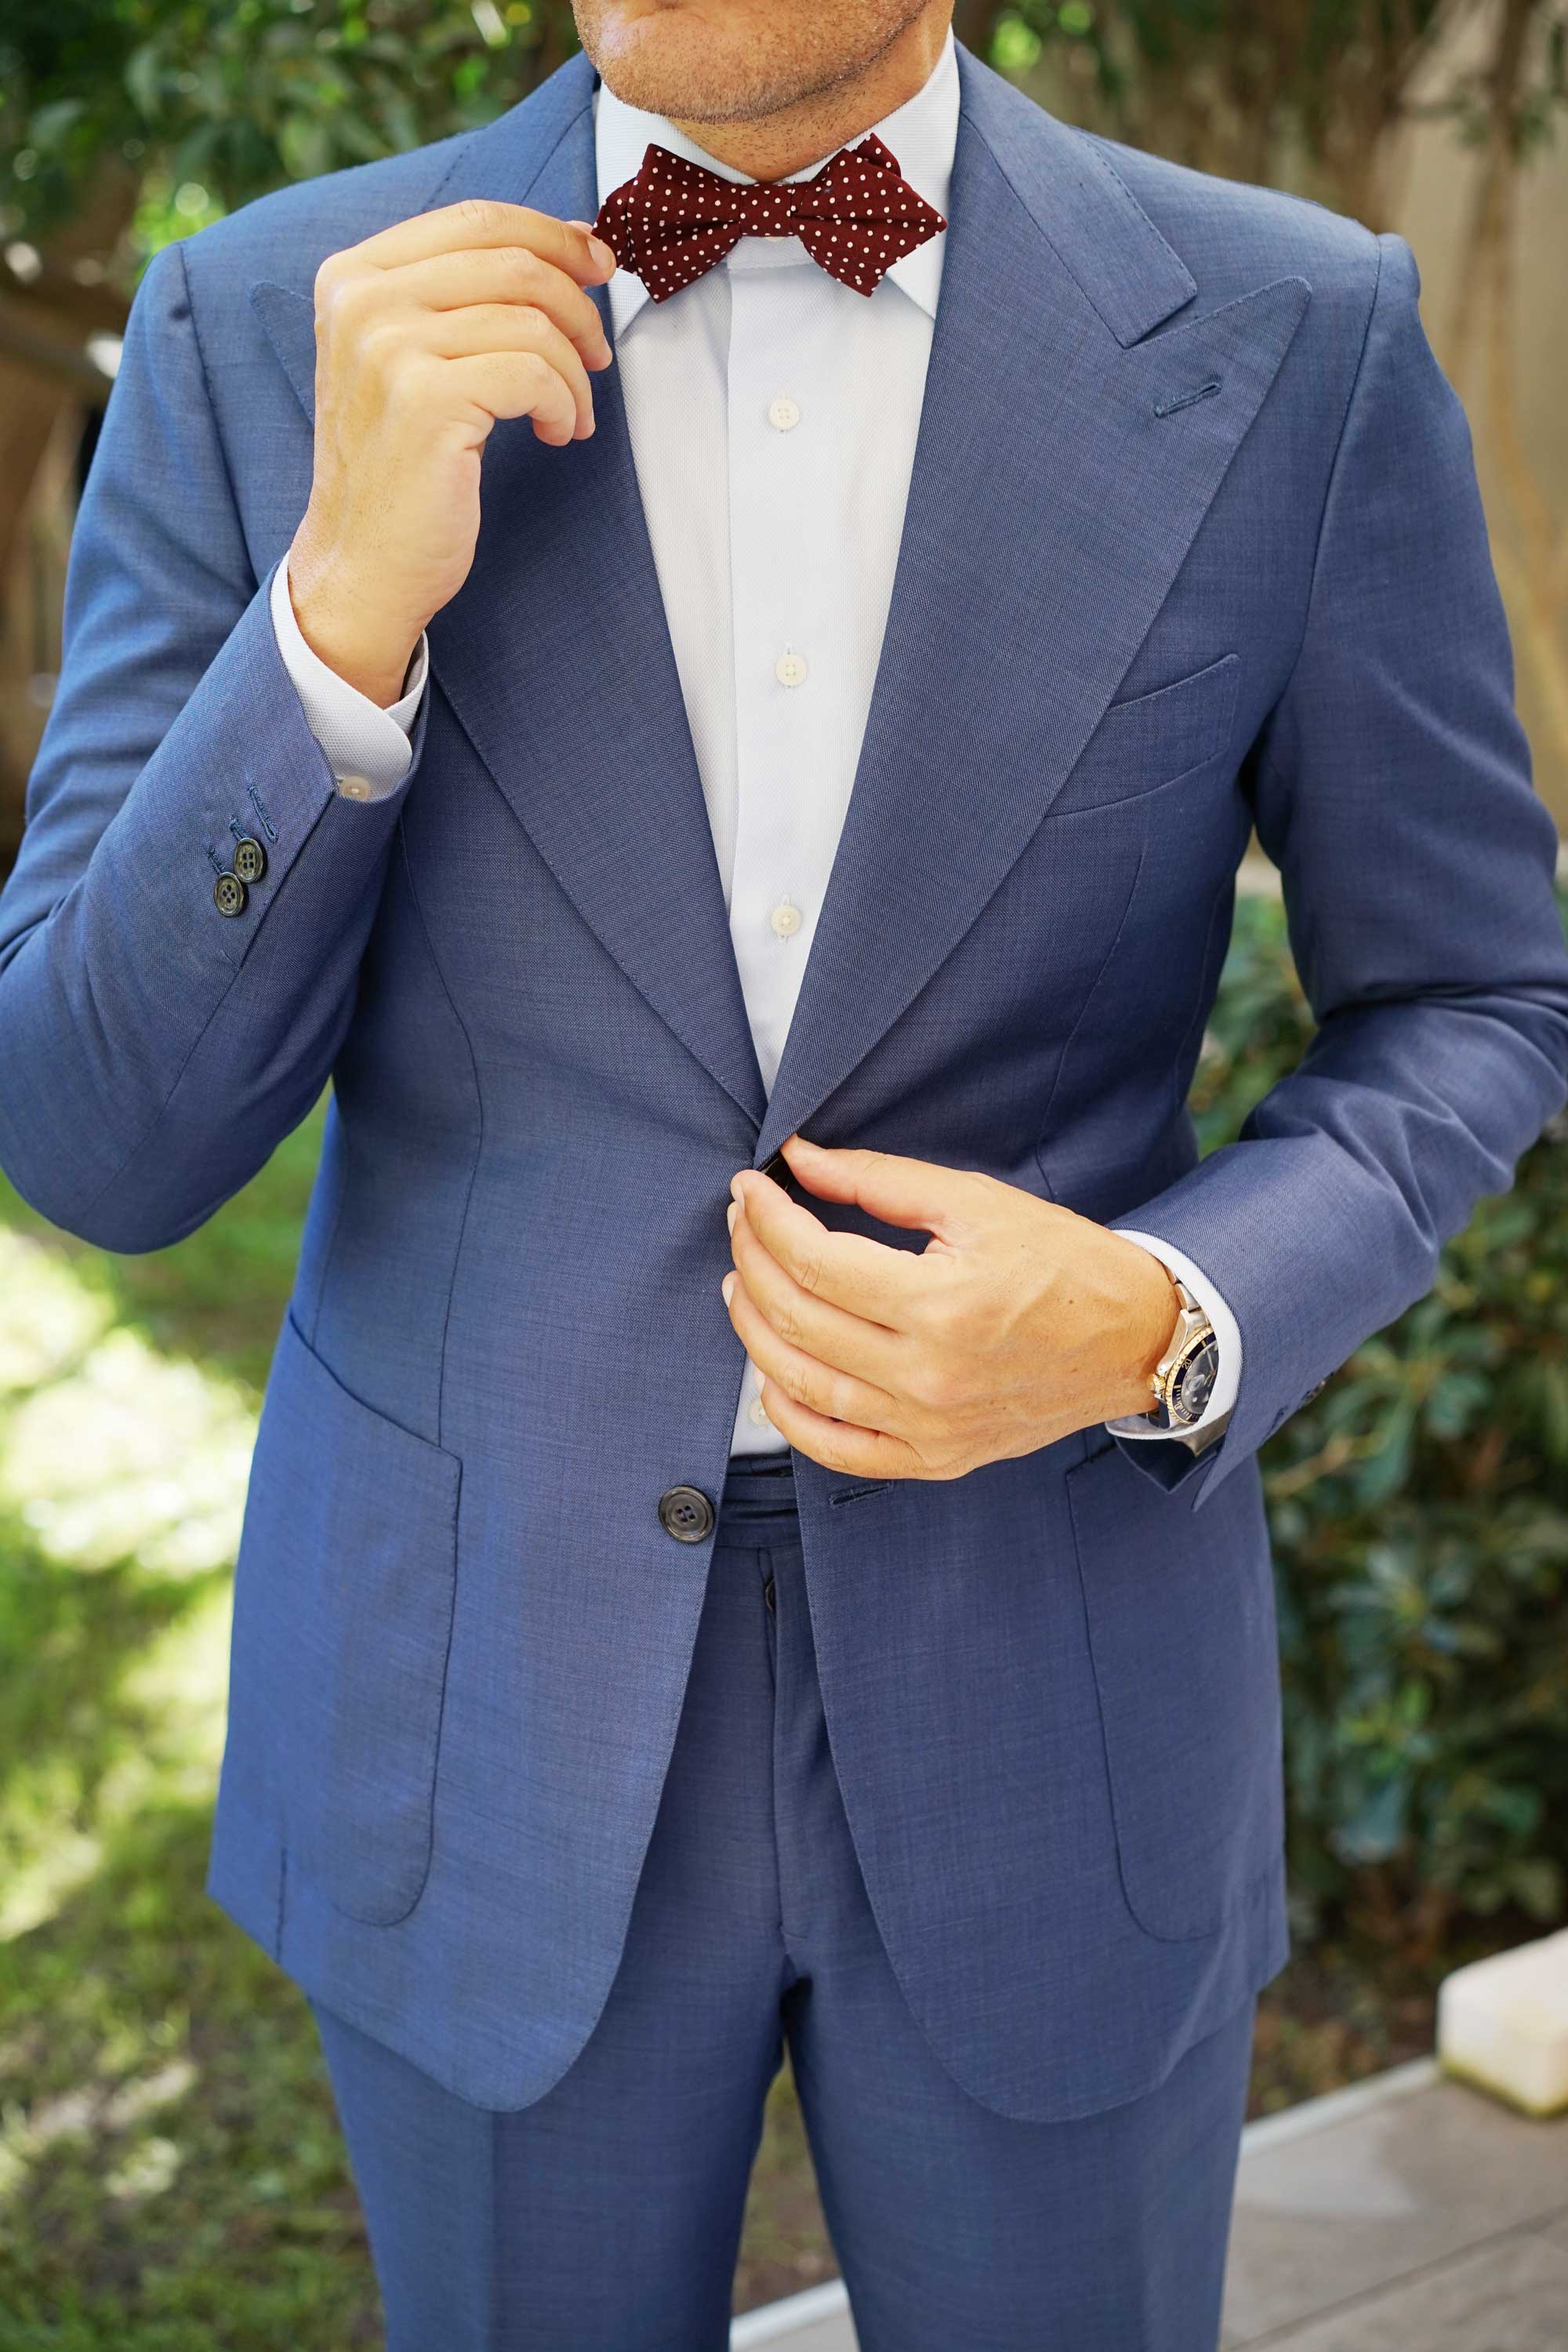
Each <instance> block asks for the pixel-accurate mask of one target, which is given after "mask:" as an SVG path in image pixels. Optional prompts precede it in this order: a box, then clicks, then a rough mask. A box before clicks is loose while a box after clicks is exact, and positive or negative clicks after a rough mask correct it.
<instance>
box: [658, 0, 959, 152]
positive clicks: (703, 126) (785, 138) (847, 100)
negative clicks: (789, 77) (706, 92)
mask: <svg viewBox="0 0 1568 2352" xmlns="http://www.w3.org/2000/svg"><path fill="white" fill-rule="evenodd" d="M950 16H952V0H931V5H930V6H928V7H926V8H924V9H922V10H921V14H920V15H919V16H914V17H911V18H910V22H909V23H908V24H907V25H906V26H904V27H903V29H902V31H901V32H900V33H897V34H896V35H895V36H894V37H893V39H892V40H891V41H890V42H889V45H888V47H886V48H885V49H884V50H883V51H882V52H881V55H880V56H879V57H876V58H872V60H871V62H870V64H869V65H868V66H866V67H864V68H862V69H861V70H860V71H859V72H858V73H856V74H853V75H851V76H850V77H849V78H848V79H846V80H844V81H838V82H834V83H833V84H832V85H831V86H830V87H829V88H828V89H821V90H814V91H813V92H812V94H811V96H810V97H809V98H803V99H800V100H797V101H796V103H795V105H793V106H785V107H781V108H779V110H777V111H776V112H775V113H773V114H765V115H759V116H757V117H756V118H755V119H754V120H752V121H742V122H694V121H683V120H682V119H681V118H680V117H679V116H671V118H670V120H671V121H673V122H674V123H675V127H676V129H677V130H678V131H682V132H684V134H685V136H686V137H687V138H688V139H689V140H690V141H691V142H693V144H694V145H696V146H699V147H700V148H701V149H702V151H703V152H704V153H705V154H708V155H711V156H713V157H714V158H715V160H716V161H717V162H719V163H728V164H729V165H730V167H731V170H733V171H737V172H744V173H746V174H747V175H748V177H749V178H751V179H753V180H782V179H784V178H785V177H786V176H787V175H788V174H789V173H791V172H800V171H804V170H805V166H806V165H807V164H808V163H818V162H819V161H821V159H822V158H823V157H824V156H827V155H831V154H833V153H835V152H837V149H838V148H840V147H843V146H847V144H848V142H850V141H851V140H853V139H858V137H859V136H860V133H861V132H862V131H868V130H869V129H870V128H871V125H872V124H873V123H874V122H880V121H882V120H883V118H884V117H885V116H887V115H889V114H891V113H892V112H893V110H894V109H895V108H896V107H900V106H902V105H904V104H905V103H906V101H907V100H910V99H911V98H913V96H914V95H915V92H916V91H917V90H919V89H924V87H925V85H926V83H927V82H928V81H929V80H930V79H931V70H932V68H933V67H934V66H935V64H936V61H937V59H938V58H939V57H940V56H941V55H942V43H943V41H944V40H945V39H946V37H947V27H948V20H949V18H950Z"/></svg>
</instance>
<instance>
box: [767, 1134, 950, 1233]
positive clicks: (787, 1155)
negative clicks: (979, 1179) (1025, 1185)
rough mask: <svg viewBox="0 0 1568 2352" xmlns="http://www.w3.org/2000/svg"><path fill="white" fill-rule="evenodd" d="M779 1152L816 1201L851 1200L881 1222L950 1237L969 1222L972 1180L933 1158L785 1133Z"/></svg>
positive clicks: (791, 1171)
mask: <svg viewBox="0 0 1568 2352" xmlns="http://www.w3.org/2000/svg"><path fill="white" fill-rule="evenodd" d="M783 1149H784V1159H785V1160H786V1161H787V1163H788V1166H789V1170H790V1173H791V1174H792V1175H793V1176H795V1178H796V1179H797V1181H799V1182H800V1183H802V1184H804V1185H805V1189H806V1191H807V1192H815V1193H816V1196H817V1198H818V1199H819V1200H824V1201H852V1202H854V1203H855V1205H856V1207H857V1208H860V1209H864V1210H865V1211H866V1213H867V1214H868V1215H869V1216H873V1217H880V1218H881V1220H882V1222H883V1223H884V1224H889V1225H912V1226H915V1227H917V1228H918V1229H919V1230H921V1231H922V1232H924V1233H929V1234H937V1235H938V1236H939V1237H940V1238H941V1239H942V1240H943V1241H953V1240H956V1239H957V1238H958V1236H959V1235H960V1234H961V1233H963V1231H965V1230H966V1229H967V1228H968V1227H970V1226H971V1225H972V1224H973V1214H974V1206H975V1202H974V1193H973V1187H974V1179H973V1176H972V1175H969V1174H967V1173H966V1172H965V1171H963V1169H961V1168H944V1167H942V1164H941V1163H940V1161H938V1160H906V1159H903V1158H901V1157H900V1155H899V1154H898V1153H897V1152H893V1151H868V1150H864V1149H862V1148H860V1147H859V1146H857V1147H855V1148H854V1149H852V1150H842V1151H835V1150H829V1149H828V1148H827V1147H826V1145H824V1144H820V1143H808V1142H807V1141H806V1139H805V1136H804V1135H792V1136H790V1137H789V1138H788V1139H786V1141H785V1142H784V1147H783Z"/></svg>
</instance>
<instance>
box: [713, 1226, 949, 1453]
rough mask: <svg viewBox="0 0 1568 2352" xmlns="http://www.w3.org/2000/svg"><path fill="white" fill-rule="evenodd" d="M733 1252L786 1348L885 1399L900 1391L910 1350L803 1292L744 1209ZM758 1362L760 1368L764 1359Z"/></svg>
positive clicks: (758, 1309) (759, 1309)
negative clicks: (752, 1225)
mask: <svg viewBox="0 0 1568 2352" xmlns="http://www.w3.org/2000/svg"><path fill="white" fill-rule="evenodd" d="M730 1248H731V1253H732V1255H733V1257H734V1260H735V1267H736V1271H737V1273H738V1275H739V1277H740V1284H741V1287H742V1291H743V1292H744V1293H745V1294H746V1297H747V1300H748V1302H749V1305H750V1307H752V1309H753V1310H754V1312H755V1313H756V1314H758V1315H759V1316H761V1317H762V1318H763V1320H764V1321H765V1322H766V1324H767V1326H768V1328H770V1329H771V1330H772V1332H773V1335H774V1337H775V1339H777V1340H778V1342H779V1344H780V1345H781V1346H783V1347H787V1348H790V1349H794V1350H795V1352H797V1353H800V1354H804V1355H805V1356H806V1357H807V1358H808V1359H810V1360H812V1361H814V1362H816V1363H817V1364H820V1365H823V1366H825V1367H826V1368H827V1369H828V1370H832V1371H835V1372H841V1373H843V1374H844V1375H845V1376H846V1377H847V1378H853V1379H855V1380H858V1381H860V1382H861V1383H862V1384H863V1385H865V1386H866V1387H868V1388H869V1389H872V1390H875V1391H876V1392H877V1393H878V1394H879V1396H881V1397H882V1398H883V1399H884V1401H887V1400H888V1399H889V1398H891V1397H894V1396H897V1395H899V1394H900V1393H901V1391H902V1386H903V1383H902V1381H901V1379H900V1370H901V1368H902V1366H903V1363H904V1361H905V1358H906V1355H907V1348H906V1343H905V1342H904V1340H903V1339H901V1338H900V1336H899V1335H898V1334H897V1333H895V1332H892V1331H889V1330H888V1329H887V1328H886V1327H885V1326H884V1325H882V1324H880V1323H871V1322H868V1321H866V1320H865V1319H864V1318H862V1317H860V1316H858V1315H853V1314H850V1313H848V1312H847V1310H846V1309H845V1308H844V1307H834V1306H831V1305H830V1304H829V1303H828V1302H827V1301H826V1299H822V1298H815V1297H812V1295H811V1293H810V1292H809V1291H806V1290H803V1289H802V1288H801V1286H800V1285H799V1284H798V1283H797V1282H796V1281H795V1277H794V1276H793V1275H791V1274H789V1273H787V1272H786V1271H785V1269H784V1267H783V1266H782V1265H780V1264H779V1262H778V1260H777V1258H775V1257H774V1256H773V1255H772V1253H771V1252H770V1251H769V1250H767V1249H765V1248H764V1247H763V1244H762V1243H761V1242H760V1241H759V1240H758V1239H757V1237H756V1235H755V1234H753V1233H752V1228H751V1225H750V1223H748V1221H747V1218H746V1213H745V1212H744V1210H743V1209H740V1208H737V1209H736V1210H735V1212H734V1223H733V1224H732V1225H731V1228H730ZM732 1319H733V1318H732V1317H731V1320H732ZM756 1361H757V1362H758V1363H759V1364H761V1362H762V1359H761V1358H760V1357H758V1358H757V1359H756ZM763 1369H764V1370H765V1369H766V1367H765V1366H764V1367H763ZM825 1410H826V1408H825ZM876 1425H877V1426H878V1427H879V1428H886V1427H887V1426H888V1423H886V1421H883V1420H879V1421H878V1422H877V1424H876Z"/></svg>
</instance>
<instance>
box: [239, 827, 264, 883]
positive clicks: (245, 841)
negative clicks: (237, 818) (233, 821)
mask: <svg viewBox="0 0 1568 2352" xmlns="http://www.w3.org/2000/svg"><path fill="white" fill-rule="evenodd" d="M234 870H235V872H236V873H237V875H238V877H239V878H240V880H241V881H242V882H247V883H249V882H259V881H260V879H261V877H262V876H263V875H264V874H265V873H266V871H267V852H266V851H265V850H264V849H263V848H262V846H261V844H260V843H259V842H258V841H252V839H251V837H250V835H248V834H247V835H244V837H243V838H242V839H241V840H239V841H237V842H236V843H235V845H234Z"/></svg>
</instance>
